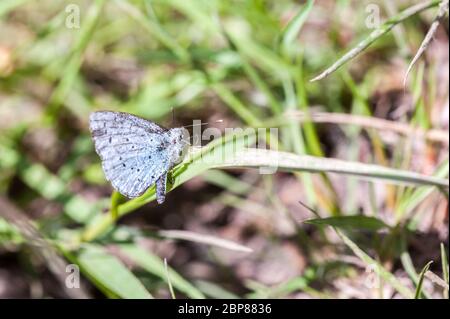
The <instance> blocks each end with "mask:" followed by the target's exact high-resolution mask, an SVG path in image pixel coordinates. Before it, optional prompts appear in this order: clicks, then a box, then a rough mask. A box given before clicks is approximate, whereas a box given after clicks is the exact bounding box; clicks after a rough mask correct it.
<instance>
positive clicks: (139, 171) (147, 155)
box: [90, 111, 169, 198]
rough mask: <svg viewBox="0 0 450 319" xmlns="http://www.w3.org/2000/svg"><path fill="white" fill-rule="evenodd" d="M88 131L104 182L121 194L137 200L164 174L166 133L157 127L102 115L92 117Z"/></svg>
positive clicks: (129, 117)
mask: <svg viewBox="0 0 450 319" xmlns="http://www.w3.org/2000/svg"><path fill="white" fill-rule="evenodd" d="M90 129H91V133H92V138H93V140H94V144H95V150H96V152H97V153H98V154H99V156H100V158H101V159H102V166H103V170H104V172H105V175H106V178H107V179H108V180H109V181H110V182H111V184H112V185H113V187H114V188H115V189H116V190H117V191H119V192H120V193H121V194H123V195H125V196H127V197H130V198H133V197H137V196H139V195H141V194H142V193H143V192H145V190H146V189H147V188H148V187H149V186H150V185H152V184H153V183H155V181H156V180H157V179H158V178H159V177H160V176H161V175H163V174H164V173H165V172H166V170H167V168H168V165H169V163H168V161H167V158H168V156H167V155H166V154H165V150H164V149H161V147H160V145H161V143H162V142H163V140H162V136H163V135H164V134H163V133H164V132H166V131H167V130H165V129H164V128H162V127H160V126H159V125H157V124H155V123H152V122H150V121H147V120H144V119H141V118H138V117H136V116H133V115H131V114H127V113H119V112H110V111H101V112H95V113H92V114H91V116H90Z"/></svg>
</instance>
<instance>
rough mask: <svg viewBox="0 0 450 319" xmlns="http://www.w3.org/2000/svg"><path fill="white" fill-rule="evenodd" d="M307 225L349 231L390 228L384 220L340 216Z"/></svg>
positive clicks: (309, 221) (317, 220)
mask: <svg viewBox="0 0 450 319" xmlns="http://www.w3.org/2000/svg"><path fill="white" fill-rule="evenodd" d="M304 223H306V224H313V225H327V226H334V227H339V228H348V229H364V230H371V231H377V230H380V229H383V228H389V226H388V225H386V224H385V223H384V222H383V221H382V220H380V219H378V218H375V217H368V216H340V217H328V218H316V219H309V220H306V221H304Z"/></svg>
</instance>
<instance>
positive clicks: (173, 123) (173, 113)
mask: <svg viewBox="0 0 450 319" xmlns="http://www.w3.org/2000/svg"><path fill="white" fill-rule="evenodd" d="M171 109H172V126H173V125H175V109H174V108H173V106H172V107H171Z"/></svg>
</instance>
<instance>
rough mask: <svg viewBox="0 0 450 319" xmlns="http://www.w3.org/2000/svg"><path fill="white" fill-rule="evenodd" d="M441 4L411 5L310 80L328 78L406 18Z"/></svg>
mask: <svg viewBox="0 0 450 319" xmlns="http://www.w3.org/2000/svg"><path fill="white" fill-rule="evenodd" d="M438 4H439V1H436V0H434V1H427V2H423V3H418V4H416V5H413V6H411V7H409V8H408V9H406V10H404V11H402V12H400V13H399V14H398V15H397V16H395V17H392V18H391V19H389V20H388V21H387V22H385V23H383V24H382V25H381V26H380V27H379V28H377V29H375V30H374V31H372V33H370V34H369V36H368V37H367V38H365V39H364V40H362V41H361V42H359V43H358V44H357V45H356V46H355V47H354V48H353V49H351V50H350V51H348V52H347V53H345V54H344V55H343V56H342V57H341V58H340V59H339V60H337V61H336V62H335V63H334V64H333V65H331V66H330V67H329V68H327V69H326V70H325V71H323V72H322V73H320V74H319V75H318V76H316V77H314V78H313V79H311V80H310V82H314V81H319V80H322V79H323V78H326V77H327V76H329V75H330V74H331V73H333V72H335V71H336V70H337V69H339V68H340V67H341V66H342V65H344V64H345V63H347V62H348V61H350V60H352V59H353V58H355V57H356V56H357V55H359V54H360V53H361V52H362V51H364V50H365V49H366V48H367V47H369V46H370V45H371V44H372V43H373V42H375V41H376V40H378V39H379V38H380V37H382V36H383V35H385V34H386V33H388V32H389V31H391V30H392V28H393V27H394V26H396V25H397V24H399V23H401V22H403V21H405V20H406V19H408V18H410V17H412V16H414V15H416V14H417V13H419V12H422V11H424V10H427V9H429V8H431V7H434V6H436V5H438Z"/></svg>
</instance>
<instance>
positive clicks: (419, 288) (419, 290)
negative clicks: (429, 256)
mask: <svg viewBox="0 0 450 319" xmlns="http://www.w3.org/2000/svg"><path fill="white" fill-rule="evenodd" d="M432 263H433V261H432V260H431V261H429V262H428V263H427V264H426V265H425V267H423V269H422V271H421V272H420V274H419V282H418V283H417V288H416V293H415V295H414V299H420V298H421V297H420V296H421V295H422V285H423V279H424V278H425V273H426V272H427V271H428V269H429V268H430V266H431V264H432Z"/></svg>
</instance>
